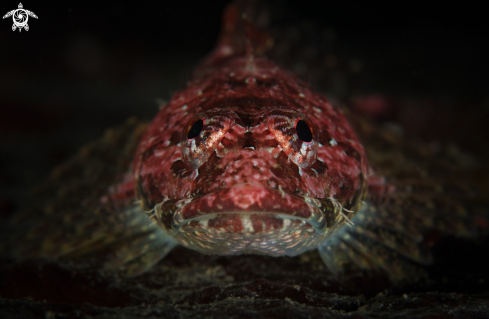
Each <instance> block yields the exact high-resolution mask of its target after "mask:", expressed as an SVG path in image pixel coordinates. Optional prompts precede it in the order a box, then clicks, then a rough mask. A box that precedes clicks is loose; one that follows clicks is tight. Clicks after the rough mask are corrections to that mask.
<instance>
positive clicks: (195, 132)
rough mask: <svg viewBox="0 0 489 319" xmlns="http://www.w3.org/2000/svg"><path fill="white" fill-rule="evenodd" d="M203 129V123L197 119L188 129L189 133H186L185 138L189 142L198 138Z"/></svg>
mask: <svg viewBox="0 0 489 319" xmlns="http://www.w3.org/2000/svg"><path fill="white" fill-rule="evenodd" d="M203 127H204V121H202V120H201V119H198V120H197V121H196V122H195V123H194V124H193V125H192V127H191V128H190V131H189V132H188V136H187V138H188V139H189V140H191V139H193V138H196V137H197V136H199V134H200V132H202V128H203Z"/></svg>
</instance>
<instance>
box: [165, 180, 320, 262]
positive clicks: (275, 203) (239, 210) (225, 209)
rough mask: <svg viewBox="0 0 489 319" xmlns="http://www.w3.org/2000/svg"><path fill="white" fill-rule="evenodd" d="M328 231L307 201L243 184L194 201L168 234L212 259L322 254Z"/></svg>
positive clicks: (179, 211) (179, 212) (182, 209)
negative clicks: (312, 251)
mask: <svg viewBox="0 0 489 319" xmlns="http://www.w3.org/2000/svg"><path fill="white" fill-rule="evenodd" d="M327 229H328V225H327V223H326V218H325V217H324V215H323V212H321V210H320V209H319V208H318V207H317V206H316V205H314V204H313V203H310V202H309V203H308V202H307V201H306V200H305V199H304V198H303V197H300V196H295V195H290V194H287V193H285V192H283V191H282V190H281V189H280V188H279V190H276V189H271V188H268V187H264V186H261V185H255V184H247V183H244V184H238V185H236V186H233V187H231V188H228V189H224V190H220V191H217V192H214V193H211V194H207V195H204V196H201V197H198V198H195V199H193V200H191V201H189V202H188V203H187V204H185V205H183V206H182V207H180V208H179V209H177V210H176V211H175V213H174V215H173V221H172V225H171V230H169V231H170V232H171V234H172V236H173V237H174V238H175V239H177V240H178V241H179V242H180V243H181V244H182V245H184V246H186V247H188V248H191V249H194V250H197V251H200V252H203V253H207V254H219V255H235V254H251V253H252V254H266V255H271V256H283V255H287V256H295V255H298V254H301V253H303V252H304V251H307V250H310V249H314V248H317V247H318V245H319V244H320V243H321V242H322V241H323V240H324V238H325V236H326V235H327Z"/></svg>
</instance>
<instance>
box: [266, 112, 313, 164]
mask: <svg viewBox="0 0 489 319" xmlns="http://www.w3.org/2000/svg"><path fill="white" fill-rule="evenodd" d="M264 121H265V124H266V125H267V127H268V129H269V130H270V132H271V133H272V134H273V135H274V136H275V139H276V140H277V141H278V143H279V145H280V147H281V148H282V150H283V152H284V153H285V154H287V156H288V157H289V159H290V160H291V161H292V162H294V163H295V164H296V165H297V166H299V167H301V168H307V167H310V166H311V165H312V164H313V163H314V162H315V161H316V158H317V150H318V146H319V144H318V143H319V142H318V133H317V132H318V131H317V129H316V126H315V125H314V123H313V122H312V121H311V120H310V119H309V118H308V117H307V116H305V115H304V114H302V113H300V112H297V111H294V110H290V109H275V110H272V111H270V112H268V113H267V114H266V115H265V120H264Z"/></svg>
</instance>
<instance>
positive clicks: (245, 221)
mask: <svg viewBox="0 0 489 319" xmlns="http://www.w3.org/2000/svg"><path fill="white" fill-rule="evenodd" d="M241 224H242V225H243V228H244V230H245V231H246V232H248V233H253V232H254V231H255V228H253V223H252V222H251V219H250V215H248V214H246V215H243V216H241Z"/></svg>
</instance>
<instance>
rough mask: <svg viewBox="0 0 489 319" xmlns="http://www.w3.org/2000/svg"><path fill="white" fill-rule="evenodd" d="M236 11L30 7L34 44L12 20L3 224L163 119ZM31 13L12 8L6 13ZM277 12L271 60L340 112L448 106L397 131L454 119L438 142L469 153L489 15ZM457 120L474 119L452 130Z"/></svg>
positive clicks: (187, 6) (331, 7)
mask: <svg viewBox="0 0 489 319" xmlns="http://www.w3.org/2000/svg"><path fill="white" fill-rule="evenodd" d="M226 3H228V1H212V2H209V1H181V2H177V1H158V2H141V1H125V2H115V1H113V2H103V3H102V2H99V3H97V4H87V3H84V2H81V1H80V2H78V3H75V2H69V1H68V2H52V3H48V2H42V3H41V2H37V1H36V2H33V1H30V2H23V5H24V8H25V9H28V10H30V11H33V12H34V13H35V14H36V15H37V16H38V17H39V19H34V18H29V26H30V30H29V31H28V32H26V31H25V30H24V31H22V32H19V31H15V32H12V30H11V26H12V19H11V18H8V19H3V20H1V21H0V212H1V214H2V215H10V214H12V213H13V212H15V211H17V210H19V209H21V208H23V207H25V206H26V205H28V197H27V195H26V194H27V191H28V190H29V189H30V188H32V187H33V186H34V185H36V184H37V183H39V182H40V181H42V180H43V179H44V178H45V177H46V176H47V174H48V173H49V171H50V170H51V169H52V168H53V167H54V166H56V165H58V164H59V163H61V162H63V161H65V160H66V159H67V158H69V157H70V156H71V155H72V154H73V153H74V152H75V151H76V150H77V149H78V148H79V147H80V146H81V145H82V144H84V143H86V142H87V141H90V140H91V139H94V138H96V137H97V136H99V135H101V134H102V132H103V131H104V129H106V128H107V127H110V126H113V125H117V124H119V123H121V122H123V121H124V120H125V119H127V118H128V117H130V116H133V115H135V116H137V117H139V118H142V119H146V120H149V119H151V118H152V116H153V115H154V114H155V113H156V111H157V108H158V105H159V103H160V102H161V101H165V100H168V99H169V98H170V97H171V95H172V94H173V93H174V92H175V91H176V90H177V89H179V88H182V87H184V86H185V83H186V82H187V81H188V80H189V79H191V72H192V69H193V67H194V66H195V65H196V64H197V63H198V61H199V60H200V59H201V58H202V57H204V56H205V54H206V53H208V52H209V51H210V50H211V49H212V48H213V45H214V43H215V41H216V39H217V36H218V33H219V29H220V20H221V15H222V11H223V8H224V6H225V4H226ZM17 5H18V3H17V2H16V1H15V2H14V1H3V2H2V4H1V6H0V9H1V10H0V11H1V12H2V13H1V14H2V15H3V14H5V13H7V12H8V11H10V10H12V9H16V8H17ZM264 8H265V9H264V11H267V12H269V17H270V19H269V26H268V28H267V29H268V30H269V31H270V33H271V35H272V36H273V37H274V38H275V40H276V45H275V47H274V48H273V49H272V50H271V52H269V55H270V56H271V57H272V58H273V59H275V60H276V61H278V62H279V63H280V64H282V65H284V66H285V67H287V68H289V69H292V70H293V71H295V72H296V73H297V74H299V75H300V76H301V77H303V78H304V79H305V80H307V81H309V82H311V83H312V84H313V86H315V87H316V88H317V89H318V90H320V91H322V92H325V93H328V94H329V96H330V97H332V98H333V99H336V100H340V101H342V100H344V101H349V100H350V101H351V99H352V98H354V97H355V96H361V95H368V94H382V95H385V96H389V97H393V98H394V99H396V101H401V102H402V101H405V100H409V99H424V101H426V99H428V100H429V101H435V102H433V103H427V102H424V104H423V103H421V104H420V105H422V107H418V108H421V109H423V110H424V111H422V113H419V112H418V111H419V109H418V110H417V111H416V112H414V113H413V114H411V113H412V112H411V113H410V114H409V116H403V115H402V114H404V115H405V112H404V113H403V112H401V113H396V114H397V115H396V116H394V117H392V118H389V119H388V120H394V121H397V122H403V121H404V122H407V123H404V122H403V123H402V124H403V125H412V126H413V127H414V128H416V127H417V128H420V127H427V126H429V124H430V121H431V120H433V118H437V117H438V115H439V113H440V112H445V114H451V117H448V118H450V120H446V121H444V122H443V125H441V129H440V130H438V131H437V133H439V135H440V136H442V137H443V138H445V139H450V138H456V137H457V136H458V137H459V140H461V141H464V143H462V144H467V143H465V142H467V140H469V142H468V144H467V145H469V144H470V143H471V142H470V141H472V138H469V137H470V136H473V135H474V134H473V133H472V132H474V127H475V128H477V129H479V128H478V127H477V125H479V124H477V123H480V122H482V121H481V119H483V118H487V113H488V109H489V107H488V104H489V94H488V93H487V92H488V91H487V86H488V82H489V81H488V80H487V71H488V67H487V61H486V59H487V51H484V47H485V42H486V41H487V36H488V34H487V31H486V29H485V28H486V25H487V23H486V20H485V19H484V17H483V10H482V8H478V7H476V6H471V5H468V4H466V3H464V4H460V3H459V4H457V5H454V4H448V3H444V4H443V6H441V5H435V4H424V5H422V6H417V5H416V6H415V5H412V4H410V3H408V2H404V3H401V4H399V3H395V4H394V3H391V4H375V5H373V4H364V3H362V2H352V1H342V2H338V1H270V2H267V3H266V4H265V5H264ZM440 101H441V102H440ZM401 104H402V103H401ZM423 112H425V113H423ZM399 114H401V115H402V116H401V115H399ZM426 114H429V115H428V116H425V115H426ZM454 114H455V115H456V116H455V117H459V118H460V115H461V114H462V115H463V116H462V117H463V118H464V120H463V121H454V122H452V119H453V118H454V116H453V115H454ZM423 119H424V120H423ZM474 119H475V120H474ZM477 121H479V122H477ZM480 129H481V131H482V132H483V131H485V127H484V126H482V127H480ZM420 130H421V131H422V129H420ZM467 131H470V134H472V135H470V134H469V133H467ZM447 132H448V133H447ZM421 133H425V132H424V131H423V132H421ZM431 133H432V132H430V134H431ZM481 134H482V133H481ZM432 135H433V134H432ZM435 135H436V134H435ZM472 144H473V145H476V146H477V145H479V148H477V147H475V148H474V149H476V151H477V150H479V151H480V150H481V149H482V148H483V147H482V146H481V145H480V144H483V143H479V141H476V142H473V141H472ZM469 146H470V145H469ZM482 152H483V151H482Z"/></svg>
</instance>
